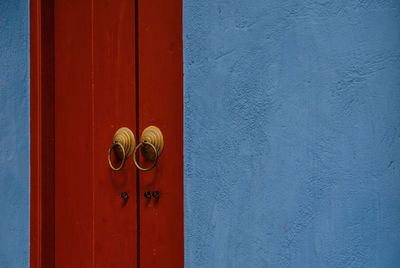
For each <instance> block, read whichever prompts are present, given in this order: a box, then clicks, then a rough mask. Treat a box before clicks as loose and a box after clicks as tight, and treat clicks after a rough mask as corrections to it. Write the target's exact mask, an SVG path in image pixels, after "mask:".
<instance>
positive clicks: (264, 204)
mask: <svg viewBox="0 0 400 268" xmlns="http://www.w3.org/2000/svg"><path fill="white" fill-rule="evenodd" d="M183 4H184V10H183V21H184V23H183V28H184V34H183V40H184V72H185V76H184V77H185V78H184V88H185V197H184V198H185V264H186V267H207V268H209V267H399V263H400V232H399V230H400V30H399V29H400V2H399V1H397V0H388V1H380V0H377V1H349V0H337V1H327V0H308V1H307V0H305V1H295V0H274V1H273V0H246V1H244V0H242V1H239V0H229V1H228V0H203V1H198V0H183Z"/></svg>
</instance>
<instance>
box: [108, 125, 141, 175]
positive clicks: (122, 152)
mask: <svg viewBox="0 0 400 268" xmlns="http://www.w3.org/2000/svg"><path fill="white" fill-rule="evenodd" d="M135 145H136V140H135V135H133V132H132V131H131V130H130V129H129V128H127V127H122V128H120V129H118V130H117V132H115V134H114V138H113V142H112V144H111V146H110V149H109V150H108V164H109V165H110V168H111V169H112V170H114V171H119V170H121V169H122V168H123V167H124V165H125V161H126V159H127V158H128V157H129V156H130V155H131V154H132V153H133V151H134V149H135ZM111 151H114V152H115V154H116V156H117V158H118V159H119V160H121V165H120V166H119V167H117V168H116V167H114V166H113V164H112V163H111Z"/></svg>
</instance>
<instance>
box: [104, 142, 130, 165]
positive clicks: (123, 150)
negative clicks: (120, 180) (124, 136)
mask: <svg viewBox="0 0 400 268" xmlns="http://www.w3.org/2000/svg"><path fill="white" fill-rule="evenodd" d="M117 146H119V147H120V148H121V150H122V160H121V161H122V163H121V165H120V166H119V167H117V168H115V167H114V166H113V164H112V163H111V151H112V150H113V149H114V148H115V147H117ZM125 157H126V155H125V148H124V146H122V144H121V143H119V142H118V141H114V142H113V143H112V144H111V147H110V149H108V164H109V165H110V168H111V169H112V170H114V171H120V170H121V169H122V168H123V167H124V165H125Z"/></svg>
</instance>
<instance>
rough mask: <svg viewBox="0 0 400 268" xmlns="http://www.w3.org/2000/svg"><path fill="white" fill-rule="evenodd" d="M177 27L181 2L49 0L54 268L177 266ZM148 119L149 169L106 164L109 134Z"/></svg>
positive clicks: (179, 224) (179, 246) (179, 177)
mask: <svg viewBox="0 0 400 268" xmlns="http://www.w3.org/2000/svg"><path fill="white" fill-rule="evenodd" d="M181 32H182V29H181V2H180V1H175V0H174V1H161V0H153V1H147V0H146V1H145V0H137V1H134V0H91V1H89V0H55V2H54V36H55V37H54V78H55V84H54V87H55V97H54V99H55V134H54V135H55V197H54V200H55V223H54V225H55V226H54V229H55V265H56V267H121V266H122V265H124V266H123V267H183V118H182V117H183V116H182V106H183V93H182V41H181V40H182V38H181ZM150 125H155V126H157V127H158V128H159V129H160V130H161V131H162V133H163V137H164V150H163V152H162V154H161V155H160V157H159V159H158V161H157V164H156V166H155V168H154V169H152V170H150V171H147V172H144V171H140V170H139V169H138V168H136V166H135V165H134V162H133V159H132V157H130V158H128V159H127V160H126V164H125V166H124V167H123V168H122V169H121V170H120V171H113V170H112V169H111V168H110V167H109V164H108V159H107V152H108V150H109V148H110V145H111V143H112V140H113V136H114V133H115V132H116V131H117V130H118V129H119V128H120V127H128V128H129V129H131V130H132V131H133V133H134V134H135V138H136V141H137V142H138V141H139V140H140V135H141V133H142V131H143V130H144V129H145V128H146V127H148V126H150ZM137 157H138V159H139V164H140V165H142V166H148V165H151V164H152V162H151V161H149V160H146V159H145V158H144V157H143V155H142V153H141V152H140V150H138V152H137ZM113 161H114V160H113ZM146 192H150V193H153V192H158V193H159V197H158V198H155V197H154V196H152V197H150V198H146V197H145V193H146ZM121 193H123V195H121ZM125 193H126V194H125Z"/></svg>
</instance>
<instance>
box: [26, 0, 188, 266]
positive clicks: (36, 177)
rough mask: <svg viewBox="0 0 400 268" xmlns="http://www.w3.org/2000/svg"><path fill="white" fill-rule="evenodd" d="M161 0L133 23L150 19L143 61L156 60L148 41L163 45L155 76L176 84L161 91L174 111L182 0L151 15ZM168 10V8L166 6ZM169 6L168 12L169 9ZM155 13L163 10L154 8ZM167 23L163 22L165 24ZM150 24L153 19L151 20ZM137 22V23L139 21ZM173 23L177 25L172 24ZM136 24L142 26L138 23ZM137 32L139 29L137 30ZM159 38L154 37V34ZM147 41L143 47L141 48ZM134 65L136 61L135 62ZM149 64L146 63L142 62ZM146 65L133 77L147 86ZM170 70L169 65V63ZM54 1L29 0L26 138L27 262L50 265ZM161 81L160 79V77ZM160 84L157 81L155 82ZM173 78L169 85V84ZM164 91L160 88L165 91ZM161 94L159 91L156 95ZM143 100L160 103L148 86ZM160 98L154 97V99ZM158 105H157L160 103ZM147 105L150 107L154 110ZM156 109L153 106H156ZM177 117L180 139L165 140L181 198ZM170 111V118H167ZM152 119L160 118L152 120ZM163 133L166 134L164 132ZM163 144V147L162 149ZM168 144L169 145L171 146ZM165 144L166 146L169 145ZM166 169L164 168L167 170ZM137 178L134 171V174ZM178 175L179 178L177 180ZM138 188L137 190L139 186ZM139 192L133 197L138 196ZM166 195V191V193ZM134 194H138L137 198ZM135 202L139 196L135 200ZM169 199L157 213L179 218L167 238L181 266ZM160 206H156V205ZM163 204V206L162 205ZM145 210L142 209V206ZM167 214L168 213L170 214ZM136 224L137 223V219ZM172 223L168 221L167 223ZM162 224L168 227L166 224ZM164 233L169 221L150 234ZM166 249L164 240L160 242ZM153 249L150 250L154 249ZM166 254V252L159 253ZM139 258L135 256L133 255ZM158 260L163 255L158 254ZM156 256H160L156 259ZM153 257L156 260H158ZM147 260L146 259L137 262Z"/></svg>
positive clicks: (179, 84)
mask: <svg viewBox="0 0 400 268" xmlns="http://www.w3.org/2000/svg"><path fill="white" fill-rule="evenodd" d="M132 1H135V3H136V6H137V5H138V2H139V1H138V0H132ZM163 1H164V0H160V1H153V2H152V3H147V2H146V1H144V2H141V3H143V6H142V7H143V11H144V12H145V14H146V18H143V19H140V20H138V16H136V20H137V23H139V24H140V23H142V26H141V27H142V31H143V33H145V32H146V31H147V30H148V29H147V28H146V27H147V25H149V24H148V23H149V20H155V23H154V28H153V30H151V31H150V32H151V33H152V35H150V36H149V35H146V34H145V35H144V39H143V41H142V45H143V48H144V51H143V52H144V54H143V55H144V59H143V60H144V64H146V62H147V61H148V60H150V61H149V62H156V60H157V59H156V57H153V52H152V51H151V50H150V49H149V47H148V45H149V44H152V43H154V42H158V43H160V44H162V46H164V47H163V49H166V48H167V49H166V50H164V53H166V51H167V50H168V52H167V53H168V54H171V55H170V56H168V57H167V58H168V60H167V61H166V62H164V63H163V64H164V65H165V66H163V65H162V64H161V65H160V66H159V67H158V68H156V69H157V70H156V71H157V72H158V73H156V74H157V76H160V77H163V76H164V77H163V79H166V80H167V81H170V86H173V87H176V90H177V91H176V92H174V94H172V95H171V94H168V95H166V96H161V98H165V97H166V98H169V99H176V101H177V102H178V103H179V105H178V107H176V108H177V109H178V110H179V109H180V110H182V105H183V103H181V102H182V98H183V94H182V93H183V92H182V88H183V81H182V78H183V74H182V40H181V36H182V35H181V34H182V20H181V12H182V3H181V1H176V2H174V3H169V4H167V3H164V4H165V5H167V6H163V7H162V8H163V9H162V10H163V11H164V12H165V14H168V15H164V18H161V19H160V15H162V13H161V14H158V15H157V14H156V13H154V14H153V12H152V8H153V7H154V5H155V6H157V5H158V6H162V5H164V4H163ZM168 9H169V10H168ZM171 11H172V12H171ZM157 12H162V11H161V10H160V11H157ZM165 22H167V24H166V23H165ZM151 24H153V23H151ZM138 27H139V26H138ZM174 27H176V28H174ZM138 29H141V28H140V27H139V28H138ZM137 32H138V31H137ZM157 38H159V39H157ZM146 46H147V47H148V48H147V49H146ZM137 64H138V63H137ZM170 64H172V66H173V67H172V68H173V70H174V71H175V72H177V74H178V76H176V77H175V78H172V80H169V79H170V78H169V77H168V76H166V75H165V74H164V70H165V69H166V68H168V67H171V65H170ZM147 65H148V63H147ZM147 65H145V67H144V72H143V74H141V76H139V74H138V73H137V74H136V76H137V77H141V79H143V80H142V81H144V82H145V83H143V86H145V87H149V81H151V80H152V79H153V78H152V76H151V73H150V72H149V70H150V69H151V66H147ZM168 69H170V68H168ZM54 75H55V74H54V0H30V116H31V121H30V137H31V203H30V205H31V212H30V267H33V268H39V267H54V265H55V235H54V234H55V219H54V218H55V217H54V215H55V202H54V201H55V197H54V192H55V184H54V174H55V161H54V155H55V143H54V141H55V122H54V118H55V117H54V112H55V107H54V100H55V98H54ZM160 81H161V80H160ZM157 83H160V82H157ZM171 83H172V84H171ZM159 86H161V85H158V84H154V83H153V84H152V85H151V87H152V88H158V87H159ZM164 94H165V93H164ZM161 95H163V94H161ZM142 101H143V103H142V105H144V106H149V107H153V108H154V107H158V109H159V110H161V109H163V107H162V104H161V103H157V101H156V102H154V101H153V100H152V98H151V94H150V93H149V92H148V91H145V92H144V95H143V98H142ZM158 101H159V100H158ZM160 104H161V105H160ZM153 108H152V109H153ZM158 109H157V108H156V109H155V110H158ZM180 113H181V114H180V116H181V117H182V118H179V119H178V120H177V121H176V122H175V123H174V124H175V130H176V131H177V132H178V134H179V135H178V136H179V139H180V140H181V142H180V144H179V142H178V143H176V142H177V141H173V140H171V142H170V143H169V144H170V145H174V149H175V150H176V153H177V154H176V156H175V161H177V162H175V168H178V169H179V170H180V171H179V170H178V171H177V173H174V172H173V173H170V174H171V175H176V176H177V177H176V178H177V179H178V188H177V191H176V192H174V193H171V194H173V195H174V196H175V195H176V194H177V193H178V194H179V195H180V196H181V197H180V198H182V200H183V160H182V157H183V154H182V153H183V147H182V143H183V136H182V135H183V129H182V128H183V122H182V121H183V114H182V111H181V112H180ZM178 114H179V112H178V113H175V114H174V113H172V114H171V115H166V116H162V117H159V118H158V119H155V118H151V117H148V115H146V113H144V114H143V115H142V116H143V119H144V121H143V124H145V123H148V122H152V121H154V120H155V121H154V123H156V124H163V123H164V124H165V123H166V121H164V119H169V118H168V117H170V118H172V117H173V116H176V115H178ZM171 116H172V117H171ZM157 120H162V121H160V122H157ZM143 127H145V125H143V126H140V128H141V130H143ZM136 131H137V134H139V133H138V132H139V125H138V126H137V130H136ZM167 134H168V133H167ZM169 136H171V135H169ZM167 149H168V148H167ZM171 149H172V148H171ZM171 149H170V150H171ZM168 172H169V171H168ZM149 175H150V174H147V175H146V176H145V175H144V174H143V176H144V177H143V178H144V179H145V180H146V178H149ZM137 176H138V179H139V176H140V177H141V176H142V175H139V173H138V175H137ZM181 180H182V181H181ZM165 184H166V182H161V184H160V185H159V186H160V187H163V185H164V186H165ZM138 191H139V190H138ZM140 194H141V193H140V192H138V196H140ZM167 194H168V193H167ZM137 198H138V197H137ZM139 202H140V200H139ZM172 204H174V205H177V207H170V208H168V209H167V211H168V212H161V211H160V212H161V213H162V214H163V217H165V216H166V214H165V213H172V215H173V216H177V217H178V218H181V219H180V220H178V222H177V227H173V228H172V229H174V230H173V231H175V232H176V231H178V232H179V233H180V234H177V233H173V234H172V235H175V236H177V238H174V239H173V241H171V242H172V243H173V244H174V247H175V248H176V249H178V255H176V256H175V257H178V259H179V260H177V261H175V265H176V266H175V267H182V266H183V201H172ZM139 207H142V209H146V207H145V206H144V205H143V204H140V203H139ZM160 208H161V207H160ZM164 209H165V207H164ZM144 212H145V211H144ZM146 213H150V214H147V215H150V216H151V214H152V213H153V214H154V213H156V214H158V210H157V209H156V208H155V209H153V210H152V212H146ZM172 215H171V216H172ZM138 224H140V222H139V223H138ZM170 227H171V225H170ZM166 228H167V229H166ZM143 231H145V233H148V232H153V231H152V230H151V229H148V230H143ZM166 232H168V226H163V227H162V228H161V229H159V230H157V231H156V232H155V234H156V235H157V236H158V237H163V236H164V235H165V234H166ZM163 247H164V248H165V245H164V246H163ZM144 249H145V251H146V252H143V253H144V254H145V255H149V256H151V255H152V254H153V253H154V252H153V253H152V252H150V251H149V252H147V251H148V250H149V249H148V248H147V247H146V248H144ZM153 251H154V249H153ZM165 254H168V251H165V252H164V253H162V254H161V255H165ZM138 257H139V256H138ZM161 259H163V258H161ZM161 259H160V260H161ZM157 262H158V261H157ZM142 264H143V265H146V263H142Z"/></svg>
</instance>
